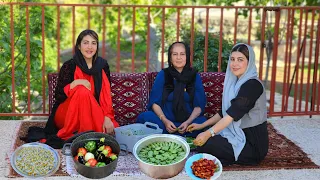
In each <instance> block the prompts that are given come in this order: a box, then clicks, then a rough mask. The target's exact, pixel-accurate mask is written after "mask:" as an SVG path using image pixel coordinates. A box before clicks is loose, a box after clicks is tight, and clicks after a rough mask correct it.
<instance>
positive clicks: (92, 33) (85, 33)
mask: <svg viewBox="0 0 320 180" xmlns="http://www.w3.org/2000/svg"><path fill="white" fill-rule="evenodd" d="M86 35H89V36H91V37H92V38H93V39H95V40H96V41H97V52H96V54H95V55H94V56H93V57H92V62H94V61H95V60H96V59H97V57H98V52H99V38H98V34H97V33H96V32H95V31H93V30H91V29H86V30H84V31H82V32H81V33H80V34H79V36H78V38H77V41H76V45H75V48H79V47H80V44H81V41H82V39H83V37H85V36H86ZM80 53H81V52H80Z"/></svg>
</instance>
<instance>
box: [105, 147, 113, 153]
mask: <svg viewBox="0 0 320 180" xmlns="http://www.w3.org/2000/svg"><path fill="white" fill-rule="evenodd" d="M104 150H107V151H108V154H111V153H112V149H111V147H110V146H104Z"/></svg>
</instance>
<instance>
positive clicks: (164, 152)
mask: <svg viewBox="0 0 320 180" xmlns="http://www.w3.org/2000/svg"><path fill="white" fill-rule="evenodd" d="M185 155H186V152H185V150H184V149H183V148H182V146H181V145H179V144H177V143H175V142H154V143H151V144H149V145H148V146H146V147H144V148H142V149H141V151H140V152H139V154H138V156H139V158H140V159H141V160H142V161H143V162H146V163H150V164H154V165H168V164H172V163H175V162H178V161H180V160H181V159H183V158H184V156H185Z"/></svg>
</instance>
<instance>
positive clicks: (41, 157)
mask: <svg viewBox="0 0 320 180" xmlns="http://www.w3.org/2000/svg"><path fill="white" fill-rule="evenodd" d="M54 162H55V159H54V154H53V153H52V152H51V151H49V150H47V149H45V148H42V147H25V148H22V149H21V151H19V153H18V154H17V158H16V167H17V168H18V169H19V170H20V171H21V172H23V173H25V174H27V175H29V176H44V175H47V174H48V173H50V172H51V171H52V170H53V168H54Z"/></svg>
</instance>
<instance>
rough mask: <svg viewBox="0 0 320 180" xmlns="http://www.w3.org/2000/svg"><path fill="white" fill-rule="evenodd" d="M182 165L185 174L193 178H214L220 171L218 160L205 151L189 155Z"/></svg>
mask: <svg viewBox="0 0 320 180" xmlns="http://www.w3.org/2000/svg"><path fill="white" fill-rule="evenodd" d="M184 167H185V170H186V172H187V175H188V176H189V177H191V178H192V179H194V180H201V179H210V180H214V179H217V178H218V177H219V176H220V175H221V173H222V164H221V162H220V160H219V159H218V158H216V157H215V156H212V155H211V154H206V153H199V154H195V155H193V156H191V157H189V159H188V160H187V162H186V164H185V166H184Z"/></svg>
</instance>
